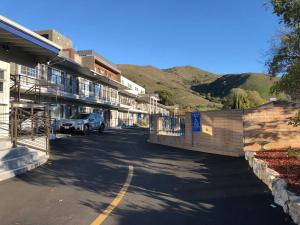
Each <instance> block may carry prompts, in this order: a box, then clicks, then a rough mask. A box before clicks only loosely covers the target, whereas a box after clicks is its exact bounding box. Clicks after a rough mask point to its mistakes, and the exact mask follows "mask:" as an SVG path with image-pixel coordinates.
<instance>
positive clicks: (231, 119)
mask: <svg viewBox="0 0 300 225" xmlns="http://www.w3.org/2000/svg"><path fill="white" fill-rule="evenodd" d="M200 115H201V128H202V130H201V132H192V127H191V113H187V114H186V119H185V121H186V122H185V135H184V136H170V135H163V134H160V133H159V132H158V133H157V132H156V133H155V132H152V134H150V138H149V141H150V142H152V143H158V144H163V145H169V146H173V147H178V148H184V149H189V150H194V151H201V152H208V153H214V154H221V155H230V156H243V154H244V152H243V146H244V145H243V121H242V116H243V112H242V111H240V110H230V111H213V112H201V114H200ZM155 129H157V130H160V124H159V123H158V122H155V125H154V130H155Z"/></svg>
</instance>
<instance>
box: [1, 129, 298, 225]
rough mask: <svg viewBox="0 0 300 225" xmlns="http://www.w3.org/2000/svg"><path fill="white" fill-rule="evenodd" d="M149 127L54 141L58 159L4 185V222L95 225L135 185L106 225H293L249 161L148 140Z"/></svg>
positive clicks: (4, 224)
mask: <svg viewBox="0 0 300 225" xmlns="http://www.w3.org/2000/svg"><path fill="white" fill-rule="evenodd" d="M146 139H147V131H146V130H142V129H126V130H111V131H106V132H105V133H103V134H100V135H99V134H96V133H95V134H91V135H88V136H73V137H71V138H67V139H58V140H55V141H53V142H52V143H51V145H52V159H51V160H50V161H49V162H48V163H47V164H45V165H43V166H41V167H40V168H38V169H35V170H34V171H31V172H28V173H27V174H24V175H21V176H18V177H16V178H13V179H10V180H7V181H4V182H1V183H0V199H1V201H0V225H63V224H64V225H88V224H90V223H91V222H92V221H93V220H94V219H95V218H96V217H97V216H98V215H99V214H100V213H101V212H103V210H105V208H107V206H108V205H109V204H110V203H111V202H112V201H113V199H114V198H115V196H116V194H117V193H118V192H119V190H120V189H121V187H122V186H123V184H124V182H125V180H126V177H127V175H128V165H132V166H133V167H134V174H133V178H132V182H131V184H130V186H129V187H128V190H127V193H126V194H125V197H124V198H123V200H122V201H121V203H120V204H119V205H118V206H117V207H116V208H115V209H114V210H113V211H112V212H111V214H110V215H109V216H108V217H107V219H106V220H105V221H104V223H103V224H104V225H135V224H136V225H168V224H170V225H177V224H178V225H185V224H186V225H193V224H195V225H196V224H197V225H214V224H229V225H234V224H239V225H247V224H249V225H250V224H251V225H253V224H259V225H267V224H269V225H277V224H278V225H279V224H293V223H292V222H291V220H290V219H289V217H288V216H287V215H286V214H284V213H283V211H282V209H281V208H280V207H278V206H277V207H276V206H275V205H274V203H273V197H272V195H271V194H270V191H269V190H268V188H267V187H266V186H265V185H264V184H263V183H262V182H260V181H259V180H258V179H257V178H256V177H255V176H254V175H253V173H252V171H251V169H250V168H249V167H248V165H247V162H246V161H245V160H244V159H242V158H232V157H225V156H217V155H210V154H205V153H199V152H192V151H188V150H181V149H176V148H172V147H166V146H160V145H155V144H150V143H147V142H146Z"/></svg>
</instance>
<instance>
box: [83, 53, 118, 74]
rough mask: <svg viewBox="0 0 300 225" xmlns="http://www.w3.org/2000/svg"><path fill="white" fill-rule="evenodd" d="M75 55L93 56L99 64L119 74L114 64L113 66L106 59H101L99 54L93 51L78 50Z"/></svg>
mask: <svg viewBox="0 0 300 225" xmlns="http://www.w3.org/2000/svg"><path fill="white" fill-rule="evenodd" d="M77 53H78V54H79V55H80V56H94V57H95V58H96V60H97V61H99V62H100V63H101V64H103V65H105V66H107V67H109V68H110V69H112V70H113V71H115V72H117V73H119V74H120V73H121V71H120V70H119V69H118V68H117V66H116V65H115V64H113V63H112V62H111V61H109V60H108V59H106V58H105V57H103V56H102V55H100V54H99V53H97V52H96V51H95V50H91V49H90V50H79V51H77Z"/></svg>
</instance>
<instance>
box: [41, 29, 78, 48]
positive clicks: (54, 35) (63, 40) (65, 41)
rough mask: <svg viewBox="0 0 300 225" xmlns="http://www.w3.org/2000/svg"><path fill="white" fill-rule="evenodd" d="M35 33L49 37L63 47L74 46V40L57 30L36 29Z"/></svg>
mask: <svg viewBox="0 0 300 225" xmlns="http://www.w3.org/2000/svg"><path fill="white" fill-rule="evenodd" d="M35 33H37V34H39V35H41V36H43V37H45V38H47V39H48V40H50V41H52V42H54V43H55V44H57V45H59V46H61V47H62V48H63V49H68V48H73V43H72V41H71V40H70V39H69V38H67V37H65V36H64V35H62V34H61V33H59V32H57V31H56V30H52V29H49V30H37V31H35Z"/></svg>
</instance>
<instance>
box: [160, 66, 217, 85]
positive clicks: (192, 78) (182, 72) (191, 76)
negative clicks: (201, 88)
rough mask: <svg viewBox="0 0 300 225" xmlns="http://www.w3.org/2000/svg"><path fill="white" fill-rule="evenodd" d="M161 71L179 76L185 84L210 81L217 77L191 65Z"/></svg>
mask: <svg viewBox="0 0 300 225" xmlns="http://www.w3.org/2000/svg"><path fill="white" fill-rule="evenodd" d="M163 71H165V72H168V73H172V74H176V75H178V76H180V77H181V79H182V80H183V82H184V83H185V84H187V85H195V84H204V83H210V82H212V81H214V80H216V79H217V78H219V76H218V75H216V74H213V73H210V72H208V71H205V70H202V69H199V68H197V67H193V66H177V67H172V68H169V69H164V70H163Z"/></svg>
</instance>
